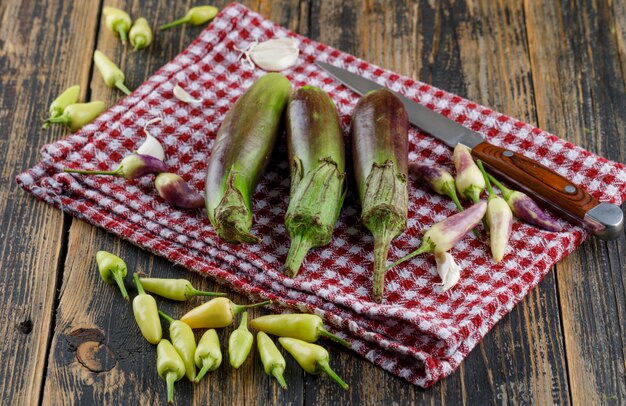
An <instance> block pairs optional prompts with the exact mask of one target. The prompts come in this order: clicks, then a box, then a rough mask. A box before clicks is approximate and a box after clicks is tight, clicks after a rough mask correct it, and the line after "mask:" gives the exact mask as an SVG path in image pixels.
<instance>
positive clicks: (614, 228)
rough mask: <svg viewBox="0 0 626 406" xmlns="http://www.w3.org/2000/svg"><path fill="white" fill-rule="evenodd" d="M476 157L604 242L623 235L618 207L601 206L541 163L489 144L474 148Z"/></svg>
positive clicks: (605, 204) (496, 173)
mask: <svg viewBox="0 0 626 406" xmlns="http://www.w3.org/2000/svg"><path fill="white" fill-rule="evenodd" d="M472 156H473V157H474V158H475V159H480V160H481V161H483V163H484V165H485V166H486V167H487V168H488V170H489V172H491V173H492V174H493V175H494V176H496V177H498V178H499V179H502V180H505V181H507V183H509V184H510V185H511V186H512V187H513V188H514V189H516V190H520V191H522V192H524V193H526V194H527V195H529V196H530V197H532V198H533V199H535V200H536V201H537V202H538V203H540V204H542V205H543V206H545V207H547V208H548V209H550V210H552V211H554V212H556V213H558V214H560V215H562V216H563V217H565V218H567V219H568V220H570V221H571V222H573V223H575V224H577V225H580V226H583V227H585V228H587V229H589V230H590V231H591V232H592V233H594V234H595V235H597V236H599V237H601V238H603V239H612V238H617V235H619V232H620V231H621V229H622V227H623V213H622V211H621V209H620V208H619V207H618V206H616V205H612V204H608V203H600V202H598V200H597V199H596V198H594V197H593V196H591V195H590V194H589V193H587V192H586V191H585V190H583V188H581V187H580V186H578V185H575V184H573V183H572V182H570V181H569V180H567V179H566V178H564V177H563V176H561V175H559V174H557V173H556V172H554V171H552V170H551V169H548V168H547V167H545V166H543V165H541V164H540V163H539V162H536V161H534V160H532V159H530V158H527V157H525V156H523V155H520V154H517V153H515V152H513V151H510V150H507V149H504V148H501V147H497V146H495V145H491V144H489V143H487V142H482V143H480V144H478V145H476V146H474V148H473V149H472ZM615 234H617V235H615Z"/></svg>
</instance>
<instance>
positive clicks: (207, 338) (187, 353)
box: [96, 251, 350, 403]
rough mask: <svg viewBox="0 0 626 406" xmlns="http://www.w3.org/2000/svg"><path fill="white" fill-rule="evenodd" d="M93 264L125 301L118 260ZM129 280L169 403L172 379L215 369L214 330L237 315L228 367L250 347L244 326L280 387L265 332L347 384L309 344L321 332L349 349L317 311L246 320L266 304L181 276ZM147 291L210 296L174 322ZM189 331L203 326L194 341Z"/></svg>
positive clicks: (101, 255) (279, 368)
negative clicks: (242, 300) (236, 298)
mask: <svg viewBox="0 0 626 406" xmlns="http://www.w3.org/2000/svg"><path fill="white" fill-rule="evenodd" d="M96 262H97V264H98V270H99V272H100V276H101V278H102V279H103V280H104V281H105V282H106V283H107V284H110V285H113V284H116V285H117V286H118V288H119V290H120V291H121V293H122V296H123V297H124V299H126V300H128V293H127V290H126V285H125V283H124V278H125V277H126V276H127V274H128V268H127V266H126V263H125V262H124V260H123V259H122V258H120V257H118V256H117V255H114V254H112V253H109V252H106V251H99V252H98V253H97V255H96ZM133 282H134V284H135V287H136V289H137V295H136V296H135V297H134V299H133V301H132V308H133V315H134V316H135V321H136V323H137V327H138V328H139V331H140V332H141V334H142V335H143V336H144V338H145V339H146V341H148V342H149V343H150V344H153V345H156V372H157V373H158V375H159V376H160V377H161V379H163V380H164V381H165V382H166V387H167V400H168V402H169V403H173V401H174V386H175V383H176V382H177V381H179V380H181V379H183V378H184V377H186V378H187V379H188V380H189V381H190V382H194V383H198V382H200V380H201V379H202V378H204V377H205V376H206V374H207V373H209V372H213V371H215V370H216V369H218V368H219V367H220V365H221V364H222V348H221V344H220V341H219V337H218V335H217V331H216V329H217V328H224V327H229V326H231V325H233V323H234V321H235V319H236V317H237V315H239V314H241V316H240V321H239V326H238V327H237V328H236V329H234V330H233V331H232V332H231V333H230V337H229V339H228V347H227V351H228V359H229V362H230V365H231V366H232V367H233V368H235V369H237V368H239V367H241V366H242V365H243V364H244V363H245V362H246V360H247V359H248V358H249V356H250V353H251V352H252V350H253V348H254V334H253V333H252V332H251V331H250V330H249V329H248V324H249V325H250V327H251V328H253V329H254V330H256V331H257V334H256V347H257V350H258V352H259V356H260V359H261V362H262V364H263V368H264V370H265V373H266V374H268V375H269V376H272V377H274V378H275V379H276V381H277V383H278V384H279V385H280V386H281V387H282V388H283V389H287V382H286V380H285V377H284V376H283V374H284V372H285V368H286V365H287V364H286V361H285V358H284V357H283V355H282V353H281V351H280V350H279V349H278V347H277V345H276V343H275V342H274V340H272V338H270V336H269V335H274V336H277V337H278V342H279V343H280V344H281V346H282V347H283V348H284V349H285V350H286V351H287V352H288V353H289V354H291V356H292V357H293V359H294V360H295V361H296V362H297V363H298V364H299V365H300V366H301V367H302V369H304V370H305V371H306V372H308V373H310V374H315V375H317V374H321V373H325V374H327V375H328V376H330V377H331V378H332V379H333V380H334V381H335V382H337V384H339V385H340V386H341V387H342V388H343V389H347V388H348V385H347V384H346V383H345V382H344V381H343V380H342V379H341V378H340V377H339V376H338V375H337V373H335V371H333V370H332V369H331V367H330V356H329V354H328V351H326V350H325V349H324V348H323V347H321V346H320V345H317V344H314V343H315V342H316V341H317V340H318V339H319V338H320V337H322V336H324V337H328V338H330V339H332V340H335V341H336V342H338V343H341V344H343V345H345V346H347V347H350V343H348V342H347V341H345V340H343V339H342V338H340V337H338V336H336V335H334V334H332V333H331V332H329V331H327V330H326V329H325V328H324V323H323V321H322V318H321V317H319V316H317V315H314V314H282V315H268V316H261V317H258V318H255V319H253V320H250V321H249V322H248V311H247V309H250V308H254V307H259V306H265V305H268V304H270V303H271V302H270V301H263V302H260V303H254V304H250V305H238V304H235V303H233V302H232V301H231V300H229V299H227V298H225V297H223V296H225V294H224V293H220V292H207V291H201V290H197V289H195V288H194V287H193V285H192V284H191V282H189V281H188V280H186V279H160V278H145V277H140V276H139V274H137V273H134V274H133ZM150 293H152V294H154V295H157V296H160V297H163V298H166V299H170V300H174V301H185V300H189V299H191V298H193V297H196V296H213V297H214V298H213V299H211V300H209V301H207V302H205V303H203V304H201V305H200V306H198V307H196V308H194V309H192V310H190V311H189V312H187V313H186V314H184V315H183V316H182V317H181V318H180V319H179V320H176V319H174V318H173V317H171V316H170V315H168V314H166V313H164V312H163V311H161V310H159V308H158V305H157V301H156V299H155V298H154V296H152V295H150ZM161 319H163V320H164V321H165V322H166V323H167V325H169V329H168V333H169V339H167V338H164V332H163V327H162V324H161ZM194 329H207V330H206V331H205V332H204V334H203V335H202V336H201V338H200V340H199V341H197V342H196V337H195V334H194V331H193V330H194Z"/></svg>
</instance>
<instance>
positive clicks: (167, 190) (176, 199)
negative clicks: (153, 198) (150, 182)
mask: <svg viewBox="0 0 626 406" xmlns="http://www.w3.org/2000/svg"><path fill="white" fill-rule="evenodd" d="M154 186H155V187H156V190H157V192H159V196H161V197H162V198H163V199H164V200H166V201H167V202H169V203H171V204H172V205H173V206H175V207H178V208H179V209H201V208H202V207H204V197H203V196H202V194H200V193H198V192H195V191H193V190H192V189H191V188H190V187H189V185H188V184H187V182H185V180H184V179H183V178H181V177H180V176H178V175H176V174H175V173H161V174H159V175H158V176H157V177H156V178H155V179H154Z"/></svg>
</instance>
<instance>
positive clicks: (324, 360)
mask: <svg viewBox="0 0 626 406" xmlns="http://www.w3.org/2000/svg"><path fill="white" fill-rule="evenodd" d="M278 341H279V342H280V345H282V346H283V348H284V349H286V350H287V351H288V352H289V353H290V354H291V355H292V356H293V358H294V359H295V360H296V361H297V362H298V364H300V366H301V367H302V369H304V370H305V371H307V372H308V373H310V374H313V375H317V374H320V373H322V372H324V373H326V374H328V376H330V377H331V378H332V379H333V380H334V381H335V382H337V383H338V384H339V385H340V386H341V387H342V388H344V389H348V384H347V383H345V382H344V381H343V380H342V379H341V378H340V377H339V375H337V374H336V373H335V371H333V370H332V369H330V365H328V362H329V361H330V355H328V351H326V350H325V349H324V348H323V347H320V346H319V345H317V344H311V343H307V342H305V341H302V340H298V339H296V338H290V337H280V338H279V339H278Z"/></svg>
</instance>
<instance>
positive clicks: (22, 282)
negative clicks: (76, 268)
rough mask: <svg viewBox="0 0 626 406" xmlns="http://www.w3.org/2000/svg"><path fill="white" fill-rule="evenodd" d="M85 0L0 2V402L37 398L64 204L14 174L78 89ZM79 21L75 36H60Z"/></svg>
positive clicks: (55, 133)
mask: <svg viewBox="0 0 626 406" xmlns="http://www.w3.org/2000/svg"><path fill="white" fill-rule="evenodd" d="M96 12H97V11H96V10H93V8H92V7H90V6H89V5H88V4H87V3H86V2H82V3H81V2H68V3H65V4H56V3H55V4H53V3H52V2H22V1H12V0H8V1H3V2H2V3H1V4H0V72H2V74H1V75H0V133H1V134H2V136H1V137H0V151H2V152H1V153H0V219H1V220H0V221H1V222H2V232H1V236H2V241H1V242H0V269H2V272H0V288H1V291H2V294H0V306H2V308H3V309H5V310H6V311H4V312H3V314H2V316H1V318H0V321H1V323H0V325H1V326H0V335H1V336H2V344H0V363H1V364H2V366H3V367H2V368H0V381H1V382H2V389H1V390H0V403H2V404H7V405H11V404H27V403H31V402H37V401H38V400H39V398H40V396H41V395H40V394H41V390H42V380H43V379H44V377H45V366H46V362H47V347H48V340H49V336H50V334H51V323H52V320H53V318H54V313H53V310H54V302H55V291H56V288H57V278H56V272H57V266H58V263H59V258H60V256H61V255H62V245H63V244H62V241H63V236H64V234H65V231H64V227H63V224H64V218H63V214H62V213H61V212H60V211H58V210H55V209H53V208H51V207H49V206H47V205H45V204H44V203H41V202H38V201H36V200H35V199H33V198H32V196H30V195H27V194H26V193H24V192H23V191H22V190H21V189H19V188H18V186H17V184H16V183H15V176H16V175H17V174H18V173H20V172H21V171H23V170H24V169H26V168H28V167H29V166H31V165H34V164H35V163H36V162H37V160H38V159H39V148H40V147H41V146H43V145H44V144H46V143H49V142H52V141H54V140H56V139H58V138H60V137H61V136H62V134H64V133H65V131H64V130H63V129H61V128H54V129H49V130H48V131H44V130H41V129H40V127H41V123H42V121H43V120H44V119H45V118H46V114H47V112H48V104H49V103H50V101H52V99H54V98H55V97H56V95H57V94H58V93H59V92H61V91H62V90H63V89H65V88H66V87H67V86H70V85H73V84H77V83H78V84H81V85H82V87H83V96H84V95H85V90H84V89H85V87H86V86H85V85H86V84H87V78H88V73H89V65H90V64H89V63H83V61H85V60H86V59H87V58H88V56H87V55H88V54H89V48H90V44H91V43H93V41H94V38H95V30H94V28H93V26H91V25H90V24H89V21H90V20H93V19H94V18H95V14H96ZM72 31H79V32H82V33H83V35H82V36H81V37H71V36H68V35H67V33H68V32H72Z"/></svg>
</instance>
